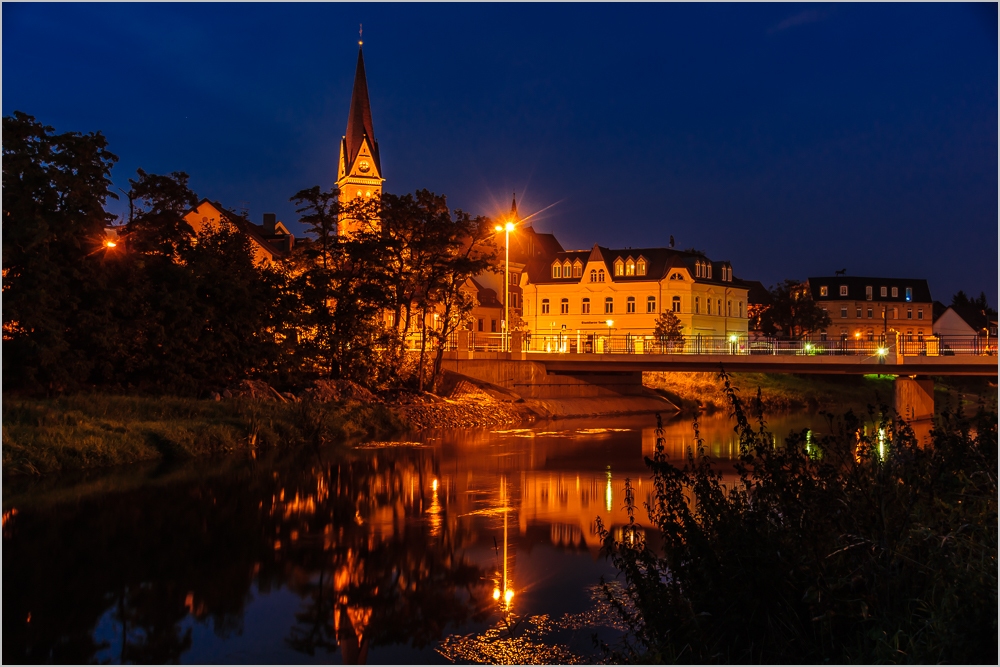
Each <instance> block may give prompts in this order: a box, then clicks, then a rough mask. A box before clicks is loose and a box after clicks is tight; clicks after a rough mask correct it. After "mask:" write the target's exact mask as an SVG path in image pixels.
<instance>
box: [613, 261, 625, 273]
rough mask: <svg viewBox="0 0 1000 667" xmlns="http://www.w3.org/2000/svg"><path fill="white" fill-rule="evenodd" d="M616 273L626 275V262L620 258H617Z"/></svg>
mask: <svg viewBox="0 0 1000 667" xmlns="http://www.w3.org/2000/svg"><path fill="white" fill-rule="evenodd" d="M615 275H616V276H623V275H625V263H624V262H622V261H621V260H620V259H617V260H615Z"/></svg>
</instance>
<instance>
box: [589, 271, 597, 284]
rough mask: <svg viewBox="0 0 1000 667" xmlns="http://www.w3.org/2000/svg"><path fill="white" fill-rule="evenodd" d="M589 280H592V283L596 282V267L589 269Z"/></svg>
mask: <svg viewBox="0 0 1000 667" xmlns="http://www.w3.org/2000/svg"><path fill="white" fill-rule="evenodd" d="M590 282H592V283H596V282H597V269H591V270H590Z"/></svg>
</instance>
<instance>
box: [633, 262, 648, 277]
mask: <svg viewBox="0 0 1000 667" xmlns="http://www.w3.org/2000/svg"><path fill="white" fill-rule="evenodd" d="M635 272H636V273H638V274H639V275H640V276H644V275H646V260H644V259H640V260H639V261H638V262H636V264H635Z"/></svg>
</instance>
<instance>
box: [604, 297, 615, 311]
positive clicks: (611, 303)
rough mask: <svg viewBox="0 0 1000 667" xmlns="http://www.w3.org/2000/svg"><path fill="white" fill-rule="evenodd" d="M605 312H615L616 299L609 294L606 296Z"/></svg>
mask: <svg viewBox="0 0 1000 667" xmlns="http://www.w3.org/2000/svg"><path fill="white" fill-rule="evenodd" d="M604 312H605V313H613V312H615V300H614V298H613V297H610V296H608V297H605V298H604Z"/></svg>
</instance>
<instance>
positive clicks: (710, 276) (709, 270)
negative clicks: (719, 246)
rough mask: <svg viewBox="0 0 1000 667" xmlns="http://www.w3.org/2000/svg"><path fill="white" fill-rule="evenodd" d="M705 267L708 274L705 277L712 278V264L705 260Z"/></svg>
mask: <svg viewBox="0 0 1000 667" xmlns="http://www.w3.org/2000/svg"><path fill="white" fill-rule="evenodd" d="M705 268H706V269H708V276H707V277H708V278H709V279H710V280H711V278H712V265H711V264H709V263H708V262H705Z"/></svg>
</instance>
